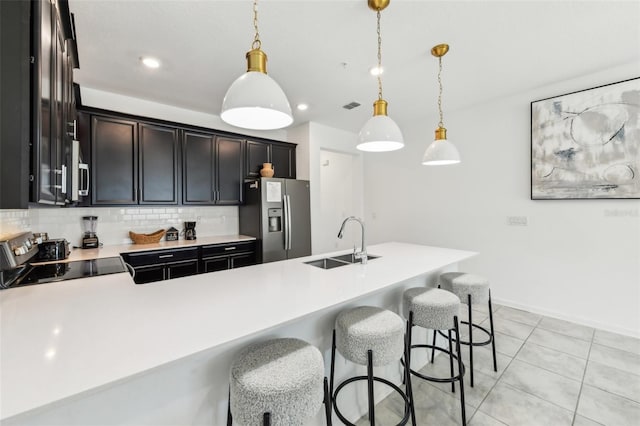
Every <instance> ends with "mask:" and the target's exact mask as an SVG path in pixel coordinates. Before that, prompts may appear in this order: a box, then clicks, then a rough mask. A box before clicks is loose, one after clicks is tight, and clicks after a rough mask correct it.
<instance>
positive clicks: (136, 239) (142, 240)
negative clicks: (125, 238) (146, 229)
mask: <svg viewBox="0 0 640 426" xmlns="http://www.w3.org/2000/svg"><path fill="white" fill-rule="evenodd" d="M164 233H165V230H164V229H159V230H157V231H156V232H154V233H151V234H136V233H135V232H131V231H129V238H131V240H132V241H133V243H134V244H153V243H157V242H158V241H160V240H161V239H162V237H164Z"/></svg>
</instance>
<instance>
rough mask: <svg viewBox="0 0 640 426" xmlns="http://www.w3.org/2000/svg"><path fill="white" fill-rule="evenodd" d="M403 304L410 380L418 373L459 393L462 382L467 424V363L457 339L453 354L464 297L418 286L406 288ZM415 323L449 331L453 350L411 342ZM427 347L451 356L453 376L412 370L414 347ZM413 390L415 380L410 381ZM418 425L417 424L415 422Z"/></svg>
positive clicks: (462, 410)
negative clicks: (454, 365)
mask: <svg viewBox="0 0 640 426" xmlns="http://www.w3.org/2000/svg"><path fill="white" fill-rule="evenodd" d="M402 305H403V310H404V315H405V318H407V330H406V339H407V343H406V344H407V348H408V349H407V356H406V357H405V359H406V365H405V369H406V370H407V371H409V372H410V374H407V375H406V376H407V380H409V381H410V380H411V376H412V375H413V376H416V377H419V378H421V379H424V380H428V381H431V382H438V383H447V382H450V383H451V391H452V392H455V382H460V407H461V412H462V424H463V425H465V424H466V423H467V416H466V411H465V406H464V371H465V370H464V365H463V364H462V356H461V354H460V343H459V341H456V352H455V354H454V353H453V345H452V338H451V331H452V330H453V331H455V333H456V336H457V335H458V331H459V329H458V313H459V310H460V299H459V298H458V297H457V296H456V295H455V294H453V293H451V292H448V291H446V290H442V289H439V288H425V287H415V288H410V289H407V290H405V292H404V293H403V295H402ZM414 326H418V327H422V328H426V329H428V330H433V333H434V335H435V333H436V331H437V330H446V331H447V334H448V339H449V349H448V350H447V349H445V348H440V347H437V346H435V341H434V344H433V345H427V344H424V345H418V344H415V345H414V344H412V342H411V331H412V329H413V327H414ZM418 348H425V349H431V350H432V351H435V350H437V351H440V352H443V353H446V354H448V355H449V366H450V370H451V375H450V376H449V377H433V376H427V375H425V374H422V373H420V372H417V371H415V370H412V369H411V353H412V351H413V350H414V349H418ZM454 360H456V362H457V364H458V372H457V374H456V373H455V372H454V367H453V363H454ZM409 389H411V383H409ZM412 402H413V405H412V406H411V410H412V415H413V418H414V420H415V412H414V410H415V408H414V406H415V400H412ZM414 425H415V423H414Z"/></svg>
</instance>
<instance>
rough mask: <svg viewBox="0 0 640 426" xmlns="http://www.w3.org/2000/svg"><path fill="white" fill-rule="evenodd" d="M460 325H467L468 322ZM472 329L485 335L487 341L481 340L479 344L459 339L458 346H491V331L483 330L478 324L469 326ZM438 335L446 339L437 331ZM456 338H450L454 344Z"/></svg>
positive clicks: (462, 322) (440, 331)
mask: <svg viewBox="0 0 640 426" xmlns="http://www.w3.org/2000/svg"><path fill="white" fill-rule="evenodd" d="M460 324H464V325H466V326H468V325H469V322H468V321H460ZM471 326H472V327H474V328H476V329H478V330H480V331H482V332H484V333H485V334H486V335H487V340H483V341H481V342H473V341H471V342H470V341H468V340H462V339H460V344H461V345H466V346H486V345H488V344H491V342H493V336H492V335H491V331H489V330H487V329H486V328H484V327H483V326H481V325H478V324H471ZM437 331H438V334H440V335H441V336H442V337H447V336H446V335H445V334H444V332H443V331H442V330H437ZM456 339H457V337H451V340H453V341H454V342H455V341H456Z"/></svg>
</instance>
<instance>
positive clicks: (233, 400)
mask: <svg viewBox="0 0 640 426" xmlns="http://www.w3.org/2000/svg"><path fill="white" fill-rule="evenodd" d="M327 389H328V384H327V380H326V378H325V377H324V361H323V360H322V355H321V354H320V351H319V350H318V349H317V348H316V347H314V346H312V345H310V344H309V343H307V342H305V341H303V340H300V339H294V338H283V339H273V340H268V341H265V342H260V343H257V344H254V345H250V346H248V347H246V348H244V349H243V350H241V351H240V353H238V355H237V356H236V357H235V359H234V361H233V364H232V366H231V371H230V374H229V415H228V419H227V424H228V425H231V424H232V420H233V421H235V422H237V423H239V424H241V425H243V426H253V425H270V424H273V425H287V426H289V425H302V424H304V423H305V422H306V421H308V420H309V419H311V418H313V417H314V416H315V415H316V414H317V412H318V410H319V409H320V406H321V405H322V403H323V401H324V403H325V410H326V416H327V424H329V425H330V424H331V420H330V419H331V418H330V415H331V411H330V404H329V399H328V392H327Z"/></svg>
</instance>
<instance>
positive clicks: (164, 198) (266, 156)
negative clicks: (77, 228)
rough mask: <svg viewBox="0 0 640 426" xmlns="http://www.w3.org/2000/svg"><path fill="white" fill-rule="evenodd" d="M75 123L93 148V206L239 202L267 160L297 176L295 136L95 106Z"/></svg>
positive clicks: (288, 175)
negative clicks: (268, 135) (248, 133)
mask: <svg viewBox="0 0 640 426" xmlns="http://www.w3.org/2000/svg"><path fill="white" fill-rule="evenodd" d="M77 129H78V135H79V139H80V145H81V147H83V148H84V147H86V146H89V147H90V151H91V164H90V166H89V169H90V171H91V179H90V181H91V190H90V192H91V205H104V206H109V205H175V204H182V205H209V206H211V205H239V204H242V203H243V202H244V197H243V192H244V181H245V180H246V179H255V178H256V177H258V176H259V175H260V173H259V171H260V169H261V168H262V163H267V162H271V163H273V164H274V168H275V177H282V178H290V179H295V176H296V175H295V168H296V164H295V153H296V145H295V144H292V143H287V142H277V141H270V140H265V139H257V138H254V139H252V140H246V139H245V136H243V135H238V134H234V133H226V132H222V131H217V130H213V129H206V128H202V127H195V126H188V125H184V124H179V123H172V122H167V121H161V120H154V119H152V118H146V117H138V116H132V115H126V114H121V113H117V112H113V111H106V110H101V109H96V108H81V109H80V111H79V113H78V128H77ZM249 164H253V166H251V170H250V172H248V170H249V168H248V167H249V166H248V165H249ZM88 204H89V203H88V201H86V202H84V203H81V204H79V205H85V206H86V205H88Z"/></svg>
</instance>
